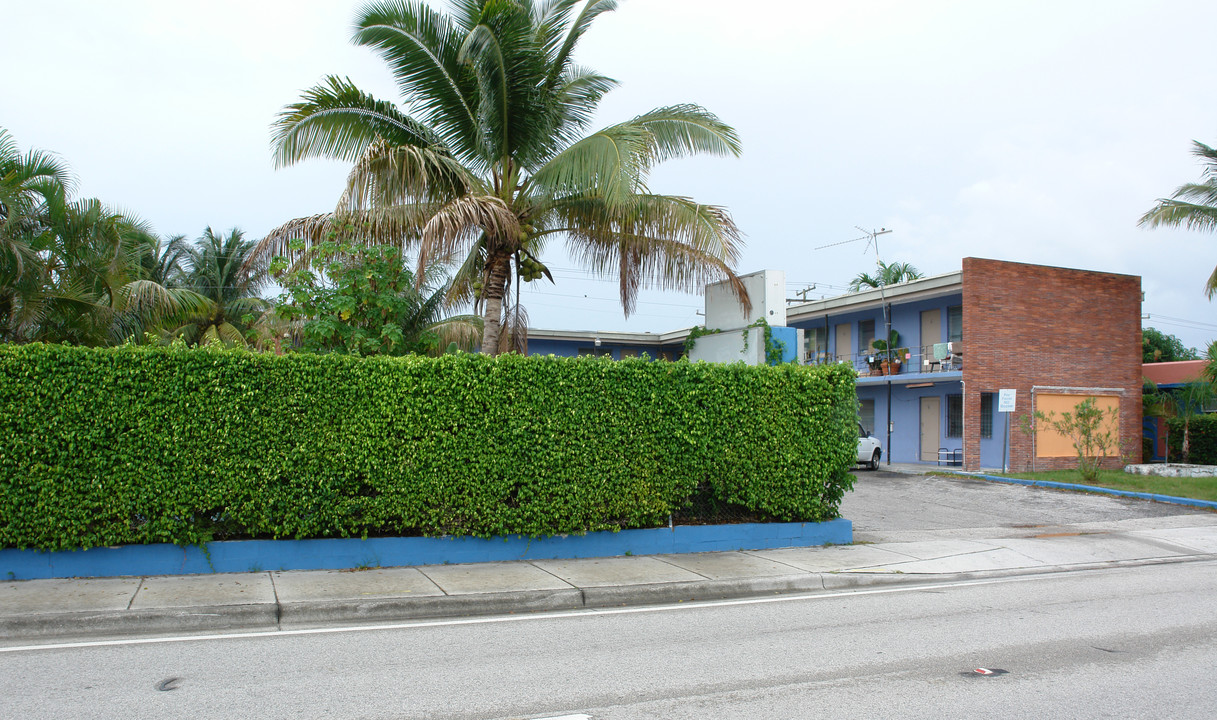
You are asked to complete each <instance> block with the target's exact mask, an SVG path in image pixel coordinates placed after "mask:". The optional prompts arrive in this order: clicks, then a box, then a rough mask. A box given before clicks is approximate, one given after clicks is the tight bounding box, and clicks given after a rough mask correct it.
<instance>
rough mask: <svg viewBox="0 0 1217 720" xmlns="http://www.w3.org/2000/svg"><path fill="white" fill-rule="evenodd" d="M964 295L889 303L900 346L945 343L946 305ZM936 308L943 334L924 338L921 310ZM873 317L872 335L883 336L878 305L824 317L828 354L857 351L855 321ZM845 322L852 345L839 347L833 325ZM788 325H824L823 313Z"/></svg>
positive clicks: (860, 366)
mask: <svg viewBox="0 0 1217 720" xmlns="http://www.w3.org/2000/svg"><path fill="white" fill-rule="evenodd" d="M962 304H963V295H962V294H957V295H948V296H945V297H941V298H934V299H931V300H921V301H917V302H910V303H893V304H892V306H891V322H892V329H893V330H895V331H896V332H898V333H900V345H902V346H904V347H909V348H914V349H916V348H920V347H921V346H923V345H933V344H934V343H940V342H946V340H947V333H948V327H947V308H948V307H952V306H956V305H962ZM934 309H937V310H939V311H940V312H941V313H942V335H941V336H940V337H938V338H923V337H921V313H922V311H924V310H934ZM866 320H873V321H874V323H875V337H876V338H882V337H883V327H884V325H883V310H882V309H881V308H872V309H870V310H865V311H859V312H844V313H830V314H828V316H827V326H828V352H829V355H832V356H835V355H838V354H843V353H848V354H854V353H857V352H858V347H857V345H858V323H860V322H863V321H866ZM843 323H844V324H848V325H849V326H850V339H851V342H852V344H853V347H850V348H845V349H843V350H839V349H838V348H837V332H836V326H837V325H840V324H843ZM790 326H791V327H796V328H801V329H803V330H807V329H809V328H815V327H824V326H825V316H824V315H818V316H815V317H810V318H803V319H800V320H797V321H793V320H792V321H790ZM855 369H857V370H859V371H865V370H866V365H865V363H860V364H857V365H855Z"/></svg>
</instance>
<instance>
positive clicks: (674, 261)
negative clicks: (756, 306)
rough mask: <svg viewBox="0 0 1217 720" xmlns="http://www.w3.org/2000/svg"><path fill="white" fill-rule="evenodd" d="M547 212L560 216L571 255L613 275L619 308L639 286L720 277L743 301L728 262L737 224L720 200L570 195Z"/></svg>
mask: <svg viewBox="0 0 1217 720" xmlns="http://www.w3.org/2000/svg"><path fill="white" fill-rule="evenodd" d="M552 212H553V214H554V215H556V216H558V217H559V218H562V219H563V220H564V221H565V224H564V225H563V226H561V227H555V228H554V229H553V230H552V231H551V232H563V233H565V234H566V235H567V238H568V243H567V245H568V249H569V251H570V252H571V253H572V256H573V257H574V258H575V259H577V260H578V261H579V262H580V263H582V264H584V265H586V266H587V267H588V268H589V269H591V270H592V271H593V272H597V273H604V274H609V275H612V274H616V275H617V276H618V281H619V286H620V295H621V303H622V306H623V308H624V310H625V313H626V315H629V314H631V313H632V312H633V311H634V307H635V302H636V300H637V294H638V291H639V290H641V289H643V288H655V289H660V290H680V291H684V292H700V291H701V290H702V288H703V287H704V285H706V284H707V283H710V282H717V281H720V280H727V281H729V282H730V283H731V287H732V291H733V292H734V293H735V295H736V297H738V298H739V300H740V302H742V303H743V304H744V305H745V306H746V307H751V301H750V299H749V298H748V293H747V290H746V289H745V288H744V285H743V283H742V282H741V281H740V280H739V278H738V277H737V276H736V274H735V271H734V269H733V267H734V265H735V264H736V263H737V262H738V259H739V253H740V250H741V247H742V238H741V235H740V232H739V228H738V227H736V225H735V223H734V221H733V220H732V219H731V216H730V215H729V214H728V213H727V212H726V210H724V209H723V208H720V207H715V206H713V205H702V204H700V203H697V202H694V201H693V200H691V199H689V198H682V197H674V196H668V195H637V196H635V198H634V201H633V202H632V203H631V204H629V205H621V206H610V205H607V204H605V203H603V202H601V201H599V200H597V199H590V200H576V199H570V200H568V201H566V202H564V203H561V204H558V205H556V206H555V207H554V208H553V209H552Z"/></svg>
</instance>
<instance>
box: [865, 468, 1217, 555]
mask: <svg viewBox="0 0 1217 720" xmlns="http://www.w3.org/2000/svg"><path fill="white" fill-rule="evenodd" d="M855 477H856V480H855V482H854V489H853V491H852V492H849V493H846V495H845V500H844V501H843V502H842V504H841V515H842V517H847V518H849V519H850V520H852V521H853V523H854V541H855V542H875V543H878V542H916V541H919V540H934V539H969V538H975V539H980V538H985V539H992V538H1007V537H1009V538H1017V537H1035V536H1040V535H1045V534H1049V533H1052V532H1074V531H1079V530H1085V529H1086V528H1080V529H1079V528H1078V527H1075V526H1081V525H1093V524H1095V523H1099V524H1102V523H1109V524H1113V528H1112V529H1115V527H1127V528H1131V527H1134V526H1135V525H1136V523H1134V522H1132V521H1137V520H1143V519H1150V518H1152V519H1154V520H1153V522H1152V525H1153V527H1162V526H1164V524H1165V525H1172V524H1177V525H1179V526H1194V525H1208V524H1217V513H1212V512H1208V511H1206V510H1200V509H1197V508H1190V507H1185V506H1180V505H1171V504H1167V503H1157V502H1148V501H1145V500H1134V499H1127V498H1119V497H1113V496H1110V495H1097V494H1090V493H1082V492H1064V491H1058V490H1049V489H1045V488H1033V487H1027V486H1023V485H1007V484H1005V483H997V482H989V481H985V480H980V479H976V478H969V477H964V476H959V475H913V474H906V473H896V472H887V471H884V470H878V471H873V472H868V471H859V472H857V473H855ZM1173 518H1179V519H1173Z"/></svg>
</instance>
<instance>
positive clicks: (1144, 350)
mask: <svg viewBox="0 0 1217 720" xmlns="http://www.w3.org/2000/svg"><path fill="white" fill-rule="evenodd" d="M1199 359H1200V356H1199V355H1197V354H1196V348H1187V347H1184V346H1183V341H1182V340H1180V339H1179V338H1177V337H1175V336H1174V335H1168V334H1166V333H1164V332H1162V331H1160V330H1155V329H1154V328H1152V327H1148V328H1145V329H1144V330H1142V331H1141V362H1147V363H1156V362H1175V361H1177V360H1199Z"/></svg>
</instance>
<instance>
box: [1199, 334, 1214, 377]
mask: <svg viewBox="0 0 1217 720" xmlns="http://www.w3.org/2000/svg"><path fill="white" fill-rule="evenodd" d="M1201 359H1202V360H1204V369H1203V370H1201V371H1200V377H1202V378H1204V379H1205V380H1208V381H1209V382H1210V383H1213V384H1214V385H1217V340H1213V341H1212V342H1210V343H1209V346H1208V347H1207V348H1205V351H1204V357H1203V358H1201Z"/></svg>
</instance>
